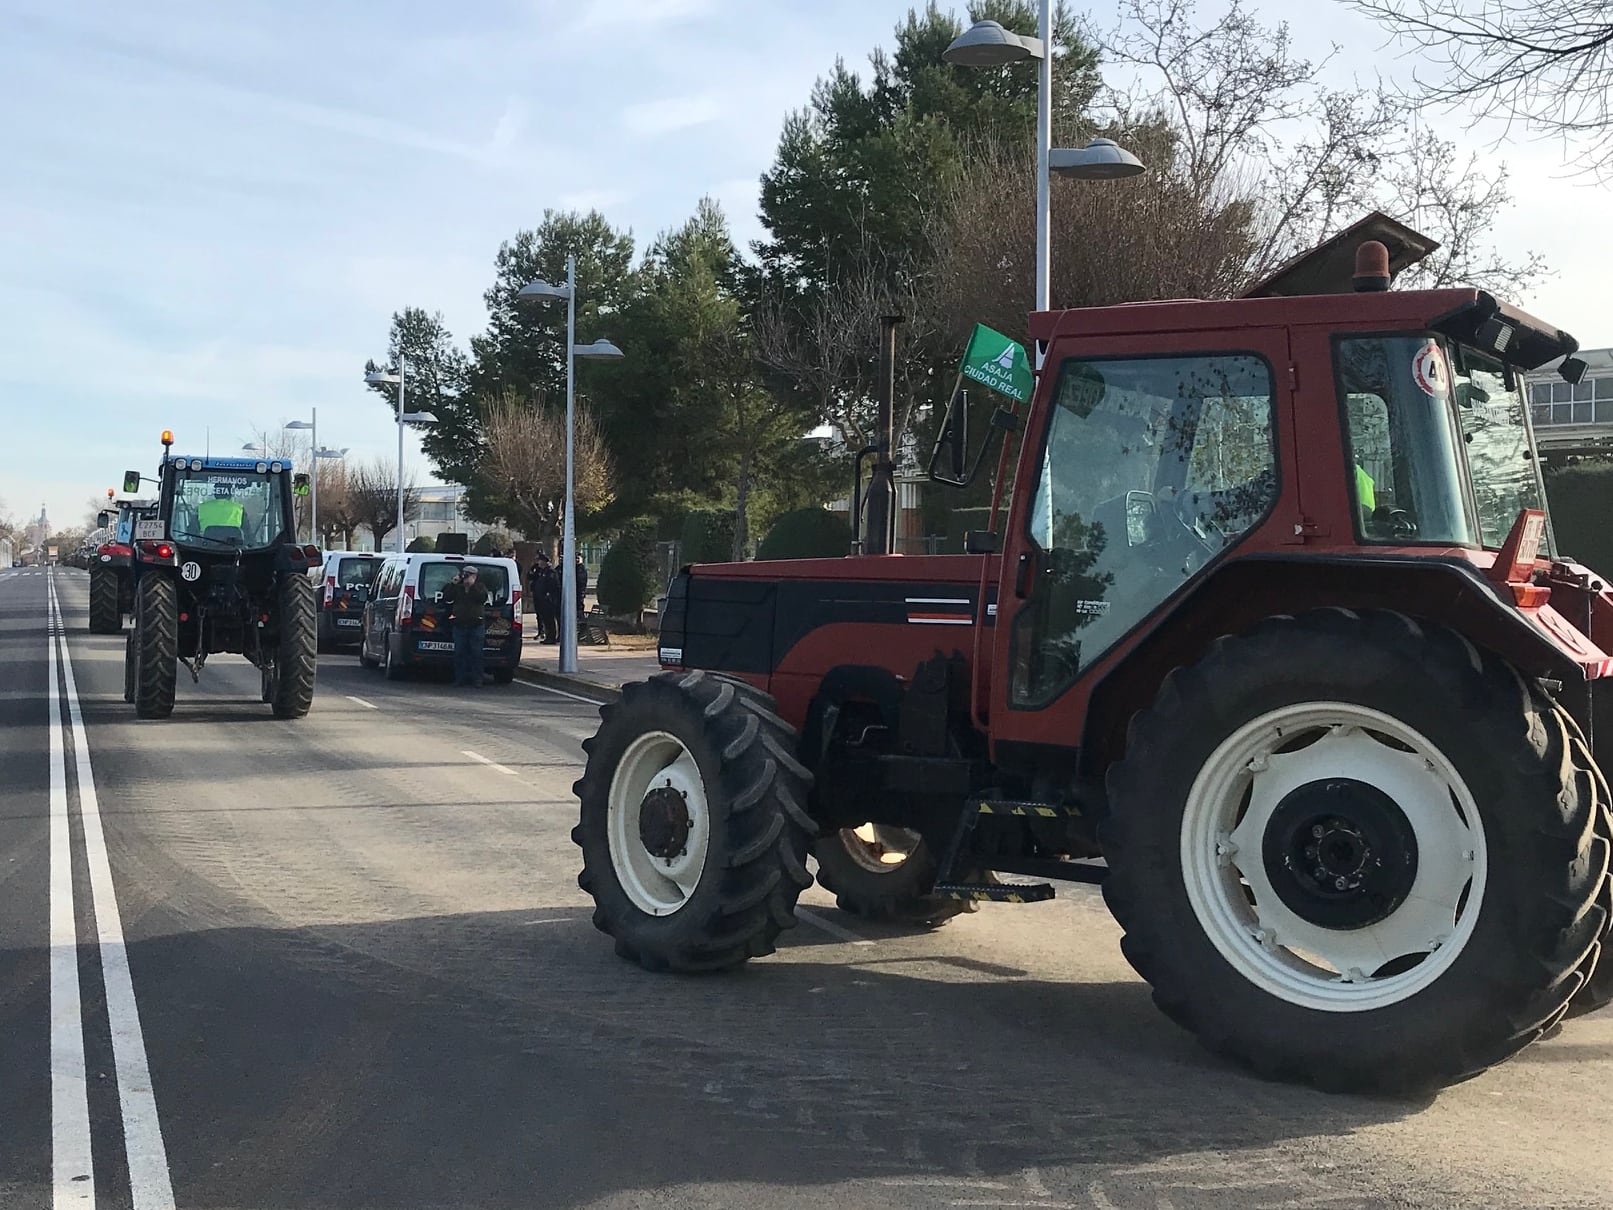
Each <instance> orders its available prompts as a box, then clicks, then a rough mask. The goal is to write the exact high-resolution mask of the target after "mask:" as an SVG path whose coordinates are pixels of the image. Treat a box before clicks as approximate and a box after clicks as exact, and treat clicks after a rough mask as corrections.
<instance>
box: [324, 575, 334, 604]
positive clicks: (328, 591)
mask: <svg viewBox="0 0 1613 1210" xmlns="http://www.w3.org/2000/svg"><path fill="white" fill-rule="evenodd" d="M335 595H336V577H335V576H326V577H325V604H326V605H327V606H328V605H329V604H330V602H331V598H332V597H334V596H335Z"/></svg>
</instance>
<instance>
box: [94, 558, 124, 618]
mask: <svg viewBox="0 0 1613 1210" xmlns="http://www.w3.org/2000/svg"><path fill="white" fill-rule="evenodd" d="M122 630H123V611H122V610H121V609H120V608H118V573H117V572H115V571H113V570H112V569H111V568H110V567H92V568H91V569H90V633H91V634H118V633H120V632H121V631H122Z"/></svg>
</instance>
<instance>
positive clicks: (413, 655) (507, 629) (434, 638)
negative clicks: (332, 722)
mask: <svg viewBox="0 0 1613 1210" xmlns="http://www.w3.org/2000/svg"><path fill="white" fill-rule="evenodd" d="M467 563H468V564H470V565H471V566H473V567H475V568H476V575H477V578H478V579H479V580H480V581H481V584H482V587H483V588H485V589H487V638H486V640H485V642H484V645H483V648H482V656H483V660H484V664H485V667H486V669H487V672H488V673H489V675H491V676H492V678H493V680H494V681H495V682H497V683H498V684H500V685H507V684H509V682H510V681H512V680H513V679H514V678H515V669H516V666H517V665H519V664H520V662H521V642H522V635H521V571H520V569H519V568H518V567H517V566H516V565H515V560H514V559H494V558H489V557H485V556H482V555H439V554H414V555H410V554H404V555H388V556H386V562H385V563H383V564H382V565H381V570H380V572H379V574H377V576H376V577H375V584H374V587H373V588H371V590H370V599H369V602H368V604H366V605H365V606H364V620H363V635H364V638H363V641H362V643H361V644H360V645H359V649H358V658H359V662H360V663H362V664H363V665H364V666H365V667H366V668H384V669H385V670H386V674H387V677H388V678H389V679H390V680H402V679H403V678H404V677H406V676H408V675H409V672H410V671H411V670H412V669H415V668H421V667H432V666H435V667H444V668H446V667H451V666H452V665H453V662H454V633H453V628H452V626H451V625H450V624H449V621H448V605H447V604H446V602H444V600H443V590H444V589H446V588H447V587H448V585H449V583H450V582H451V581H452V580H453V579H454V577H455V576H457V575H458V574H459V571H460V569H461V568H462V567H464V566H465V565H466V564H467Z"/></svg>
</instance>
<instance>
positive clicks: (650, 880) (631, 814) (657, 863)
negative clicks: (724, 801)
mask: <svg viewBox="0 0 1613 1210" xmlns="http://www.w3.org/2000/svg"><path fill="white" fill-rule="evenodd" d="M658 790H671V791H673V792H674V793H676V794H678V795H679V796H681V798H682V801H683V806H684V809H685V811H686V812H687V818H688V824H687V833H686V836H685V837H684V843H683V844H682V846H681V849H680V850H679V851H678V852H676V853H670V854H657V853H652V852H651V851H650V849H649V848H648V847H647V846H646V844H645V841H644V837H643V833H642V831H641V818H642V812H643V810H644V808H645V799H646V797H647V796H649V795H650V794H652V793H653V792H655V791H658ZM607 826H608V835H609V840H610V859H611V865H612V866H613V867H614V868H615V870H616V879H617V881H618V882H619V883H621V887H622V890H623V891H625V892H626V893H627V897H628V898H629V899H630V900H632V902H633V906H634V907H636V908H638V909H639V910H640V911H641V912H646V913H648V914H649V915H651V916H670V915H672V913H674V912H676V911H678V910H679V909H680V908H682V907H683V905H684V904H686V903H688V902H689V899H690V898H691V897H692V896H693V895H694V893H695V889H696V888H697V887H698V886H699V885H700V877H701V875H702V874H703V873H704V872H705V868H706V853H707V851H708V849H709V848H710V845H711V810H710V807H709V806H708V804H707V801H706V790H705V781H704V779H702V778H701V776H700V767H699V766H698V765H697V764H696V763H695V759H694V757H693V756H692V755H690V753H689V749H688V748H686V747H684V745H683V741H682V740H680V739H678V737H677V736H675V735H671V734H668V733H667V732H665V731H649V732H646V733H645V734H643V735H641V736H639V737H638V738H637V739H635V740H634V741H633V742H632V743H631V744H630V745H628V748H627V751H626V752H624V753H622V759H621V760H620V761H619V762H618V763H617V766H616V772H615V774H614V775H613V776H612V777H611V783H610V799H609V808H608V821H607Z"/></svg>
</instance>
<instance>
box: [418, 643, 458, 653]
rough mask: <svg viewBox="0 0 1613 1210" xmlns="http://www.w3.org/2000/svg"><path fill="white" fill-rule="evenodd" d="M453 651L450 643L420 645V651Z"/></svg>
mask: <svg viewBox="0 0 1613 1210" xmlns="http://www.w3.org/2000/svg"><path fill="white" fill-rule="evenodd" d="M453 649H454V645H453V644H452V643H436V642H423V643H421V644H420V650H421V651H452V650H453Z"/></svg>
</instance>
